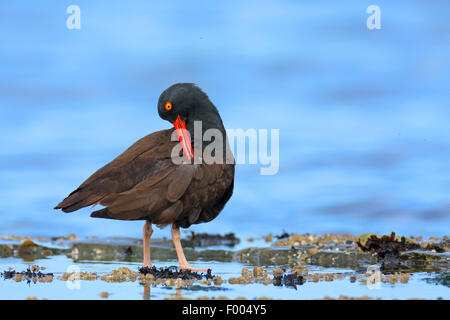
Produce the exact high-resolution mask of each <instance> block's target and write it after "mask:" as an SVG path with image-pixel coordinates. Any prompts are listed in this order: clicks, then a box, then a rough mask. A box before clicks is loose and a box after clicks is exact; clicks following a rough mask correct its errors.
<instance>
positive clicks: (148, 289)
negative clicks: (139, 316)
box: [143, 284, 150, 300]
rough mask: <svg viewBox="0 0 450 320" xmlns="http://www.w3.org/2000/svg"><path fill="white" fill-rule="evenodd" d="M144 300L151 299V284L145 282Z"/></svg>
mask: <svg viewBox="0 0 450 320" xmlns="http://www.w3.org/2000/svg"><path fill="white" fill-rule="evenodd" d="M143 297H144V300H150V285H149V284H144V295H143Z"/></svg>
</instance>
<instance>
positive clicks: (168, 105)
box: [164, 101, 172, 111]
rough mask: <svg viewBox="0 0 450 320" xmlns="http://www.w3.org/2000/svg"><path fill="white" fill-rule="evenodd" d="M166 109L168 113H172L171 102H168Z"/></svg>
mask: <svg viewBox="0 0 450 320" xmlns="http://www.w3.org/2000/svg"><path fill="white" fill-rule="evenodd" d="M164 108H165V109H166V110H167V111H170V110H171V109H172V103H171V102H170V101H167V102H166V104H165V105H164Z"/></svg>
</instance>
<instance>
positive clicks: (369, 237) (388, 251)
mask: <svg viewBox="0 0 450 320" xmlns="http://www.w3.org/2000/svg"><path fill="white" fill-rule="evenodd" d="M356 243H357V244H358V246H359V247H360V248H361V250H363V251H371V252H376V253H377V255H378V257H379V258H380V259H382V260H386V259H389V258H398V257H399V256H400V252H402V251H407V250H415V249H420V248H421V246H420V245H419V244H417V243H415V242H414V241H412V240H410V239H407V238H405V237H401V238H400V237H396V236H395V232H392V233H391V235H389V236H388V235H384V236H381V237H380V236H378V235H376V234H365V235H362V236H361V237H360V238H359V239H358V241H357V242H356Z"/></svg>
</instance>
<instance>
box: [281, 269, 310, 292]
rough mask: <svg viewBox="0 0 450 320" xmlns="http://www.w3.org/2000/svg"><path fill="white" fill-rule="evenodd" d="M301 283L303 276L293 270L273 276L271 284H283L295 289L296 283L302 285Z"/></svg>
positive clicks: (303, 280) (303, 281)
mask: <svg viewBox="0 0 450 320" xmlns="http://www.w3.org/2000/svg"><path fill="white" fill-rule="evenodd" d="M303 283H305V279H304V278H303V276H301V275H298V274H297V273H295V272H293V273H289V274H283V275H281V276H274V277H273V284H274V286H277V287H282V286H283V285H284V286H285V287H292V288H294V289H295V290H297V285H302V284H303Z"/></svg>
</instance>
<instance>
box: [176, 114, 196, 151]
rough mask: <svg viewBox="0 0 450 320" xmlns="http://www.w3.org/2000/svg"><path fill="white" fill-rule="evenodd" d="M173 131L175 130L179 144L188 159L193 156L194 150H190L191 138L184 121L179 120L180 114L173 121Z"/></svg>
mask: <svg viewBox="0 0 450 320" xmlns="http://www.w3.org/2000/svg"><path fill="white" fill-rule="evenodd" d="M173 126H174V127H175V131H176V132H177V135H178V139H179V140H180V144H181V146H182V147H183V151H184V154H185V155H186V158H187V159H188V160H191V158H193V157H194V151H192V144H191V139H190V138H189V134H188V131H187V130H186V123H185V122H184V121H181V119H180V116H178V118H177V120H176V121H175V122H174V123H173Z"/></svg>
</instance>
